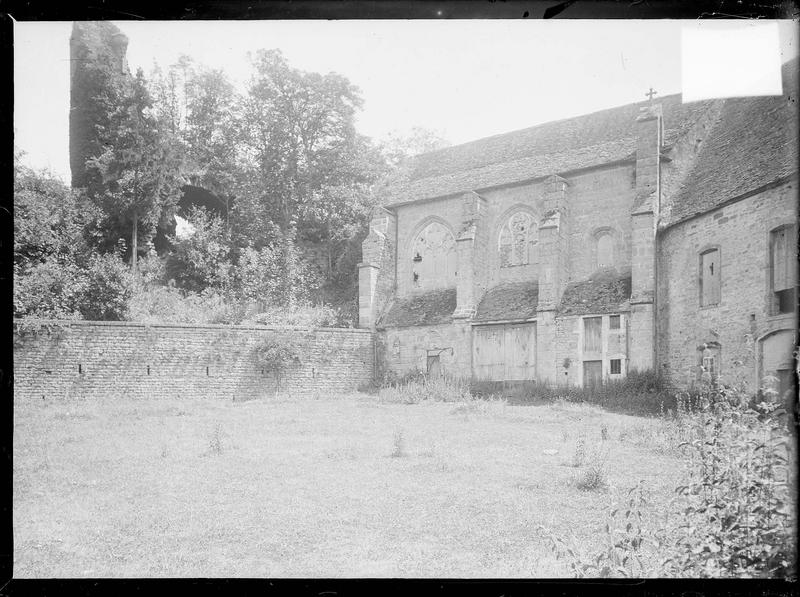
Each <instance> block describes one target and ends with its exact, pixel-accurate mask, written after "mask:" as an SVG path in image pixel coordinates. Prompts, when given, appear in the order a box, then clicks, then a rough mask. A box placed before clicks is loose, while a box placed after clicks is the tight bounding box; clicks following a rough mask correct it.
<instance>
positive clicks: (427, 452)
mask: <svg viewBox="0 0 800 597" xmlns="http://www.w3.org/2000/svg"><path fill="white" fill-rule="evenodd" d="M419 455H420V456H422V457H424V458H433V457H434V456H436V442H434V443H432V444H431V445H430V446H428V447H427V448H425V449H424V450H422V451H420V453H419Z"/></svg>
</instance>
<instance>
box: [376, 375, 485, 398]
mask: <svg viewBox="0 0 800 597" xmlns="http://www.w3.org/2000/svg"><path fill="white" fill-rule="evenodd" d="M378 396H379V398H380V400H381V401H382V402H392V403H399V404H419V403H420V402H426V401H430V402H467V401H471V400H473V396H472V393H471V392H470V386H469V382H468V381H466V380H464V379H461V378H459V377H455V376H451V375H441V376H437V377H431V376H427V375H425V374H423V373H418V372H414V373H411V374H408V375H406V376H404V377H402V378H399V379H393V380H390V381H387V382H386V383H385V385H384V386H383V387H382V388H380V390H379V392H378Z"/></svg>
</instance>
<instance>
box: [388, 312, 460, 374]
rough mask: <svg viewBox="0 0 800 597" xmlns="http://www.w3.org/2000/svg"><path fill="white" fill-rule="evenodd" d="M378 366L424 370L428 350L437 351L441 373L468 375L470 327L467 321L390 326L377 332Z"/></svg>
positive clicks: (399, 372) (396, 369)
mask: <svg viewBox="0 0 800 597" xmlns="http://www.w3.org/2000/svg"><path fill="white" fill-rule="evenodd" d="M379 334H380V344H381V352H382V354H381V355H380V358H381V359H382V360H383V362H382V365H383V367H384V368H386V369H388V370H389V371H393V372H394V373H397V374H399V375H402V374H404V373H408V372H411V371H425V370H426V367H427V357H428V354H429V352H428V351H432V352H433V353H439V359H440V363H441V368H442V372H444V373H447V374H450V375H455V376H458V377H470V376H471V375H472V372H471V366H472V353H471V351H472V329H471V326H470V325H469V324H460V325H459V324H440V325H432V326H413V327H405V328H390V329H387V330H386V331H385V332H379Z"/></svg>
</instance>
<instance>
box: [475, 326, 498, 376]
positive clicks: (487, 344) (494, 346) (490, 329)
mask: <svg viewBox="0 0 800 597" xmlns="http://www.w3.org/2000/svg"><path fill="white" fill-rule="evenodd" d="M473 333H474V344H473V345H474V349H473V359H472V366H473V374H474V376H475V379H478V380H481V381H502V380H503V378H504V376H505V363H504V359H505V333H504V330H503V326H502V325H491V326H480V327H475V328H474V332H473Z"/></svg>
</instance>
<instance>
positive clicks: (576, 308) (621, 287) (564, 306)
mask: <svg viewBox="0 0 800 597" xmlns="http://www.w3.org/2000/svg"><path fill="white" fill-rule="evenodd" d="M630 297H631V274H630V272H628V273H619V272H617V271H616V270H614V269H605V270H600V271H599V272H596V273H595V274H593V275H592V276H591V277H590V278H589V279H588V280H582V281H580V282H573V283H571V284H569V285H568V286H567V287H566V288H565V289H564V294H563V295H562V296H561V304H560V305H559V308H558V312H559V314H560V315H586V314H588V313H612V312H614V311H619V310H620V307H621V304H622V303H624V302H625V301H627V300H629V299H630Z"/></svg>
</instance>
